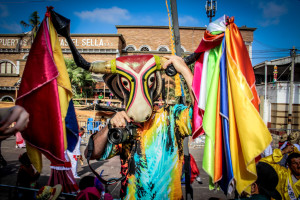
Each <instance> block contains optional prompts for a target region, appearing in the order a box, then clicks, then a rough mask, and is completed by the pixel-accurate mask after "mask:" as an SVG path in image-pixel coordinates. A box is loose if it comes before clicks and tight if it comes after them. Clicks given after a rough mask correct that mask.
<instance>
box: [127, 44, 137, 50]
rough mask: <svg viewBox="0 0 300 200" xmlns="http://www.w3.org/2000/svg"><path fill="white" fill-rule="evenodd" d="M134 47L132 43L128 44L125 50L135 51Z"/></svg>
mask: <svg viewBox="0 0 300 200" xmlns="http://www.w3.org/2000/svg"><path fill="white" fill-rule="evenodd" d="M135 50H136V47H135V46H134V45H128V46H127V47H125V51H135Z"/></svg>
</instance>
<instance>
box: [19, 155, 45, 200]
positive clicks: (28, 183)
mask: <svg viewBox="0 0 300 200" xmlns="http://www.w3.org/2000/svg"><path fill="white" fill-rule="evenodd" d="M19 162H20V163H21V165H20V168H19V171H18V176H17V186H19V187H26V188H36V186H37V184H36V181H37V180H38V178H39V177H40V174H39V173H38V172H37V171H36V169H35V168H34V167H33V165H32V164H31V162H30V159H29V157H28V155H27V153H26V152H25V153H23V154H22V155H20V157H19ZM18 197H19V199H33V197H34V193H33V192H32V191H29V190H28V191H27V190H19V191H18Z"/></svg>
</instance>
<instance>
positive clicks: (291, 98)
mask: <svg viewBox="0 0 300 200" xmlns="http://www.w3.org/2000/svg"><path fill="white" fill-rule="evenodd" d="M296 51H297V49H295V46H293V49H290V55H291V60H292V67H291V81H290V101H289V111H288V125H287V129H288V130H287V134H288V135H290V134H291V130H292V118H293V99H294V71H295V57H296Z"/></svg>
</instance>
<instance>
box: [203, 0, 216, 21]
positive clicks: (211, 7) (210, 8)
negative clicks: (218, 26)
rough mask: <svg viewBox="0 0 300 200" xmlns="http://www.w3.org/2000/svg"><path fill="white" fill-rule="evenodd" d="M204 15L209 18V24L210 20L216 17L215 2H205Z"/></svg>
mask: <svg viewBox="0 0 300 200" xmlns="http://www.w3.org/2000/svg"><path fill="white" fill-rule="evenodd" d="M205 10H206V15H207V17H208V18H209V23H210V22H211V19H212V18H213V17H214V16H215V15H216V11H217V0H207V1H206V5H205Z"/></svg>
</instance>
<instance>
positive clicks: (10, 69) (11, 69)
mask: <svg viewBox="0 0 300 200" xmlns="http://www.w3.org/2000/svg"><path fill="white" fill-rule="evenodd" d="M16 73H17V69H16V67H15V65H14V64H13V63H12V62H10V61H8V60H1V61H0V74H16Z"/></svg>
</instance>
